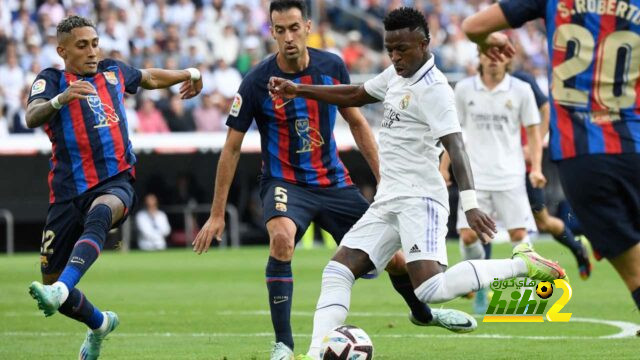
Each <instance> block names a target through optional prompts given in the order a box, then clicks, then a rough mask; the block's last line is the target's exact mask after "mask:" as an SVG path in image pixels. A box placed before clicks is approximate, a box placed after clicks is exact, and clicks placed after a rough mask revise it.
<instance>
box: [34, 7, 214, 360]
mask: <svg viewBox="0 0 640 360" xmlns="http://www.w3.org/2000/svg"><path fill="white" fill-rule="evenodd" d="M57 36H58V47H57V51H58V54H59V55H60V57H62V58H63V59H64V63H65V69H64V70H57V69H53V68H48V69H45V70H43V71H42V72H40V74H38V76H37V77H36V80H35V81H34V83H33V85H32V87H31V94H30V97H29V105H28V107H27V116H26V120H27V125H28V126H29V127H30V128H35V127H39V126H43V127H44V130H45V132H46V133H47V135H48V136H49V139H50V140H51V144H52V156H51V160H50V163H49V166H50V172H49V178H48V183H49V188H50V195H49V202H50V205H49V210H48V214H47V221H46V225H45V228H44V231H43V239H42V246H41V257H40V259H41V271H42V280H43V283H40V282H37V281H34V282H33V283H32V284H31V286H30V287H29V292H30V293H31V296H32V297H33V298H34V299H36V301H37V302H38V307H39V308H40V309H41V310H42V311H43V312H44V314H45V316H51V315H53V314H54V313H55V312H56V311H59V312H60V313H62V314H63V315H65V316H68V317H70V318H72V319H75V320H77V321H80V322H82V323H84V324H86V325H87V326H88V327H89V330H88V331H87V336H86V339H85V341H84V343H83V344H82V346H81V348H80V355H79V358H80V359H97V358H98V356H99V355H100V347H101V344H102V340H103V339H104V338H105V337H106V336H107V334H109V333H110V332H111V331H113V330H114V329H115V328H116V327H117V326H118V316H117V315H116V314H115V313H114V312H111V311H105V312H101V311H100V310H98V308H97V307H95V306H94V305H92V304H91V302H89V300H88V299H87V298H86V297H85V295H84V294H83V293H82V292H81V291H80V290H79V289H78V288H76V285H77V284H78V282H79V281H80V279H81V278H82V276H83V275H84V274H85V273H86V271H87V270H89V267H91V265H92V264H93V263H94V262H95V260H96V259H97V258H98V256H99V255H100V252H101V251H102V248H103V245H104V242H105V239H106V237H107V233H108V232H109V230H110V229H111V228H114V227H117V226H119V225H120V224H121V223H122V222H123V221H124V220H125V219H126V218H127V215H128V213H129V210H130V209H131V208H132V206H133V205H134V203H135V192H134V189H133V185H132V183H133V181H134V175H133V174H134V164H135V162H136V157H135V155H134V153H133V149H132V146H131V142H130V141H129V134H128V132H127V119H126V114H125V110H124V94H125V92H127V93H130V94H135V93H136V91H137V89H138V87H142V88H145V89H160V88H167V87H169V86H172V85H175V84H178V83H181V82H183V84H182V86H181V87H180V94H181V95H182V98H183V99H186V98H191V97H194V96H196V95H197V94H198V93H199V92H200V90H201V89H202V79H201V76H200V73H199V71H198V70H197V69H194V68H190V69H186V70H163V69H144V70H138V69H135V68H132V67H130V66H128V65H126V64H124V63H122V62H120V61H116V60H111V59H101V56H100V49H99V45H98V42H99V39H98V35H97V33H96V29H95V26H94V25H93V24H92V23H91V21H90V20H88V19H85V18H82V17H79V16H70V17H68V18H66V19H64V20H63V21H62V22H60V24H59V25H58V27H57ZM43 284H44V285H43Z"/></svg>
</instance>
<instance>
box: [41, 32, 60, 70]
mask: <svg viewBox="0 0 640 360" xmlns="http://www.w3.org/2000/svg"><path fill="white" fill-rule="evenodd" d="M45 35H46V40H45V41H46V43H45V44H44V46H43V47H42V59H43V63H42V64H41V65H42V66H43V67H44V68H48V67H53V68H56V69H63V68H64V61H63V60H62V58H61V57H60V55H58V51H57V50H56V49H57V47H58V38H57V37H56V28H55V27H50V28H47V30H46V31H45Z"/></svg>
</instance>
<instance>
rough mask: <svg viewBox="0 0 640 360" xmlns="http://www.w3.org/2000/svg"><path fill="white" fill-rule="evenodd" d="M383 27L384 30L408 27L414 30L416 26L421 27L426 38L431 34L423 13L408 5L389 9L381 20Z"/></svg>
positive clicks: (428, 38)
mask: <svg viewBox="0 0 640 360" xmlns="http://www.w3.org/2000/svg"><path fill="white" fill-rule="evenodd" d="M383 23H384V29H385V30H386V31H393V30H400V29H405V28H409V30H411V31H414V30H415V29H417V28H422V30H423V31H424V36H426V37H427V40H431V35H430V34H429V25H427V20H426V19H425V17H424V15H423V14H422V13H421V12H420V11H418V10H416V9H414V8H410V7H401V8H397V9H395V10H393V11H391V12H390V13H389V14H387V16H386V17H385V18H384V20H383Z"/></svg>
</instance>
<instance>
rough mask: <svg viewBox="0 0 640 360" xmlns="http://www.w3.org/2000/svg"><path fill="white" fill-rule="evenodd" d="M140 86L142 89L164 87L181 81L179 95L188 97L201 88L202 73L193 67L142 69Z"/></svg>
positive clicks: (197, 92)
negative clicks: (182, 68)
mask: <svg viewBox="0 0 640 360" xmlns="http://www.w3.org/2000/svg"><path fill="white" fill-rule="evenodd" d="M140 71H142V79H141V81H140V86H142V87H143V88H144V89H148V90H152V89H164V88H168V87H169V86H173V85H175V84H178V83H180V82H182V86H181V87H180V95H181V98H182V99H190V98H192V97H194V96H196V95H198V94H199V93H200V91H201V90H202V75H201V74H200V71H198V69H195V68H189V69H185V70H166V69H143V70H140Z"/></svg>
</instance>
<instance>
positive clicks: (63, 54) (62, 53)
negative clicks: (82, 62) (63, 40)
mask: <svg viewBox="0 0 640 360" xmlns="http://www.w3.org/2000/svg"><path fill="white" fill-rule="evenodd" d="M56 51H57V52H58V56H60V57H61V58H63V59H64V60H67V49H65V48H64V47H62V46H60V45H58V47H56Z"/></svg>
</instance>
